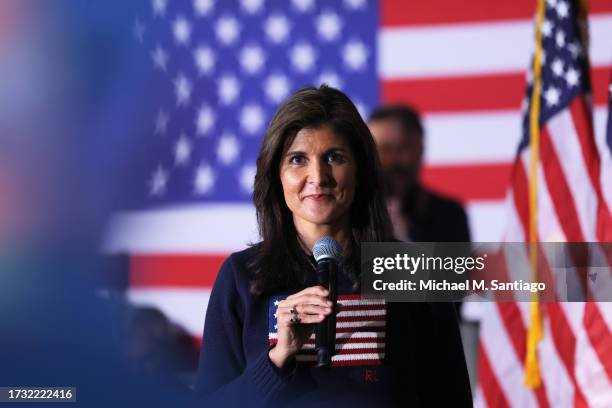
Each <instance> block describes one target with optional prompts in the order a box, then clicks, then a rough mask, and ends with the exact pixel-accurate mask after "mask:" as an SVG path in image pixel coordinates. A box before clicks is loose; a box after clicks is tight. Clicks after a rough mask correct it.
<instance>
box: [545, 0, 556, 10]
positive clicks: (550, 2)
mask: <svg viewBox="0 0 612 408" xmlns="http://www.w3.org/2000/svg"><path fill="white" fill-rule="evenodd" d="M546 3H548V6H549V7H553V8H554V7H557V0H546Z"/></svg>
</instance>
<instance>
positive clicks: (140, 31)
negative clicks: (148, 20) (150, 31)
mask: <svg viewBox="0 0 612 408" xmlns="http://www.w3.org/2000/svg"><path fill="white" fill-rule="evenodd" d="M132 30H133V32H134V38H136V39H137V40H138V41H139V42H142V40H143V39H144V33H145V26H144V24H142V22H141V21H140V20H138V19H136V21H134V27H133V28H132Z"/></svg>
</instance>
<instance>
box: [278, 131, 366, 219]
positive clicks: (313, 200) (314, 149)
mask: <svg viewBox="0 0 612 408" xmlns="http://www.w3.org/2000/svg"><path fill="white" fill-rule="evenodd" d="M356 177H357V166H356V163H355V158H354V156H353V152H352V151H351V148H350V146H349V144H348V142H347V141H346V138H345V137H343V136H341V135H337V134H336V133H334V132H333V131H332V130H331V129H330V128H329V127H325V126H323V127H320V128H304V129H302V130H300V131H299V132H298V133H297V135H296V136H295V138H294V139H293V142H292V143H291V145H290V146H289V148H288V149H287V151H286V152H285V153H284V154H283V157H282V159H281V165H280V179H281V184H282V186H283V193H284V196H285V202H286V203H287V206H288V207H289V209H290V210H291V212H292V213H293V220H294V222H295V223H296V225H297V224H298V223H309V224H316V225H324V224H328V225H330V226H332V227H333V226H335V225H339V223H341V222H343V221H344V220H345V219H346V218H345V217H347V216H348V214H349V209H350V206H351V203H352V202H353V197H354V196H355V185H356V181H357V180H356Z"/></svg>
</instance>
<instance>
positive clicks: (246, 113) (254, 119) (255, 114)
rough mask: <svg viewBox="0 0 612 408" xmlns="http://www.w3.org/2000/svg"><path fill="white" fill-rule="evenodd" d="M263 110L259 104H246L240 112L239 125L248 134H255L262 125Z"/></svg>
mask: <svg viewBox="0 0 612 408" xmlns="http://www.w3.org/2000/svg"><path fill="white" fill-rule="evenodd" d="M263 115H264V114H263V110H262V109H261V107H260V106H259V105H254V104H251V105H246V106H245V107H243V108H242V111H241V112H240V125H241V126H242V129H243V130H244V131H245V132H247V133H250V134H252V135H253V134H256V133H257V131H258V130H259V129H261V127H262V125H263V121H264V119H263Z"/></svg>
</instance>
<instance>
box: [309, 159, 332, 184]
mask: <svg viewBox="0 0 612 408" xmlns="http://www.w3.org/2000/svg"><path fill="white" fill-rule="evenodd" d="M332 181H333V176H332V171H331V166H330V165H329V164H328V163H326V162H324V161H323V160H313V161H312V162H311V164H310V166H309V169H308V182H309V183H311V184H314V185H330V184H332Z"/></svg>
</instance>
